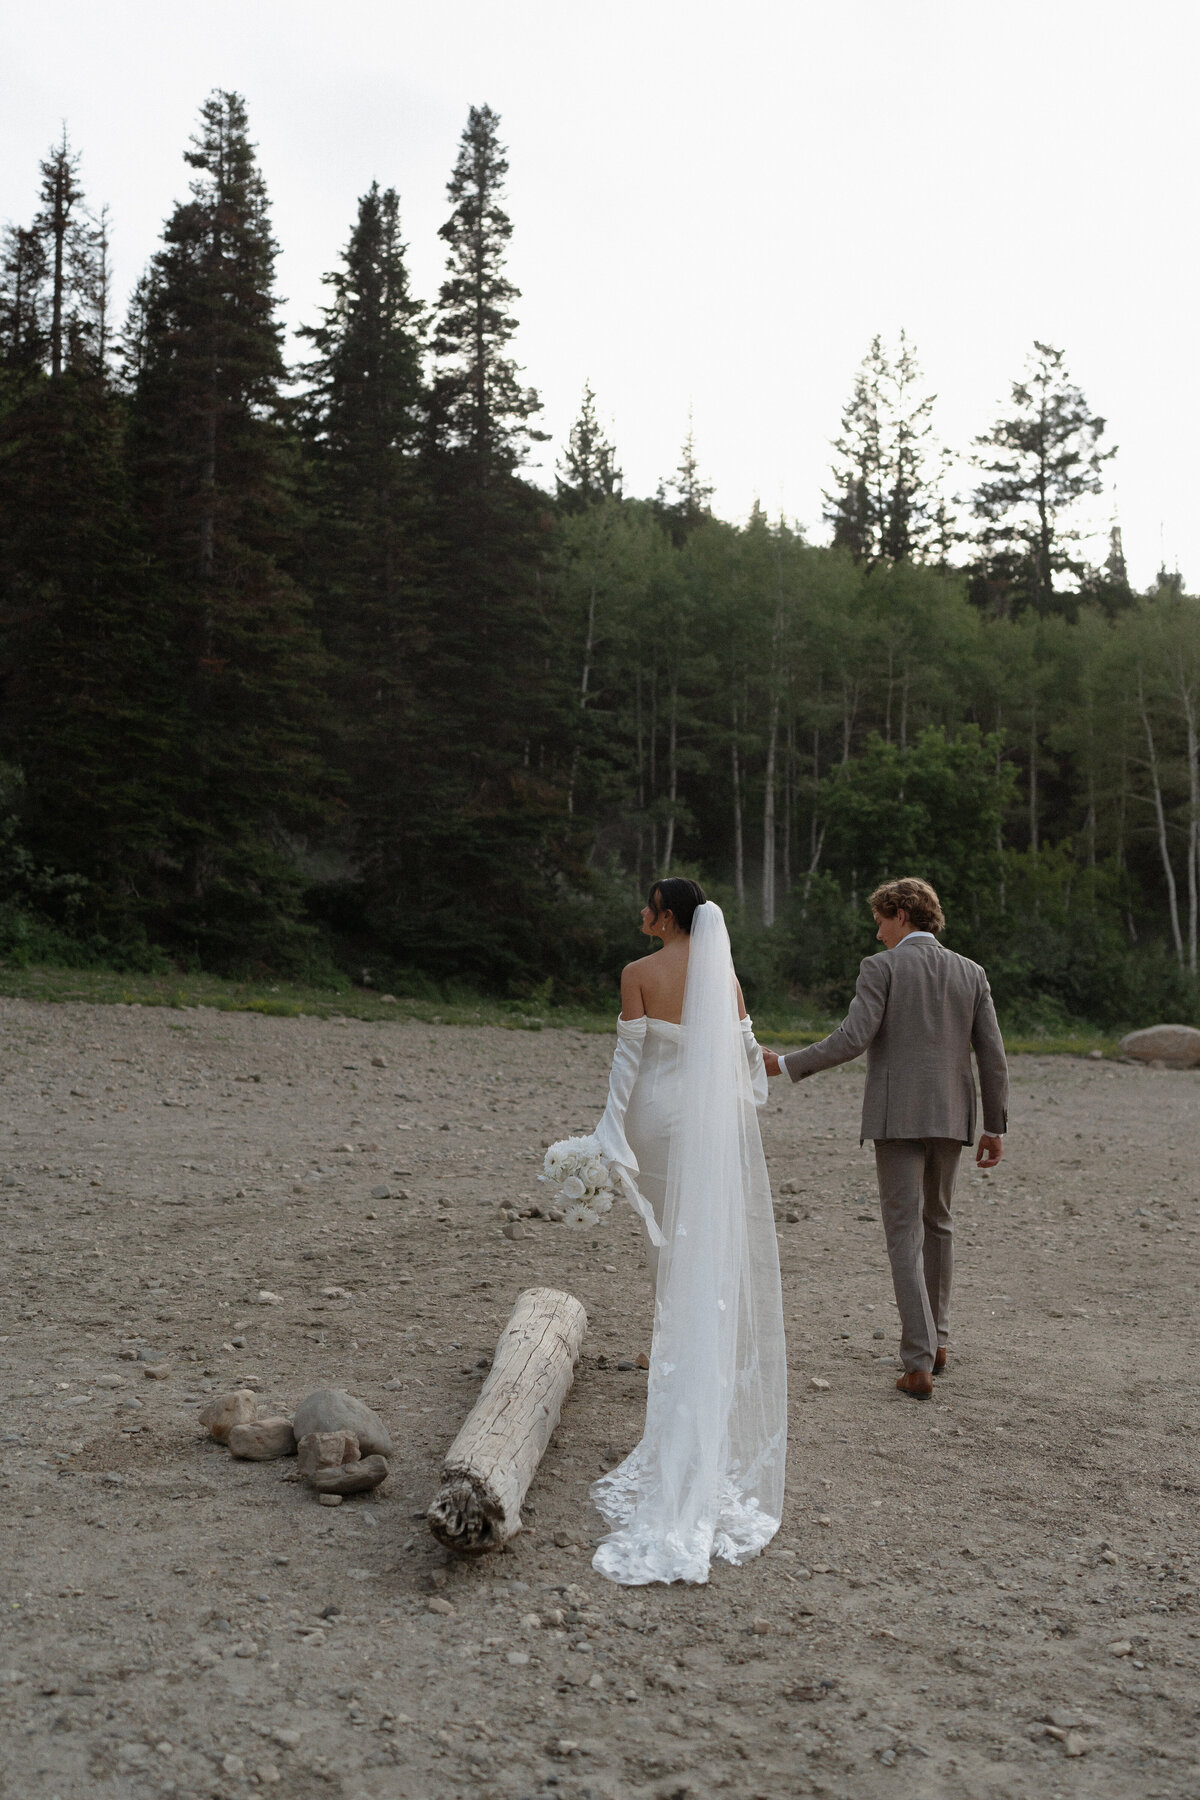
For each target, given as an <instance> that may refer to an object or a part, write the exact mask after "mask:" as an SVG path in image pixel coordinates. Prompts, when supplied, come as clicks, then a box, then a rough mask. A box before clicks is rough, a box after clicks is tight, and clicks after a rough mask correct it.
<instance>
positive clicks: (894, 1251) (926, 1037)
mask: <svg viewBox="0 0 1200 1800" xmlns="http://www.w3.org/2000/svg"><path fill="white" fill-rule="evenodd" d="M870 904H871V911H872V912H873V913H874V915H875V923H876V925H877V926H878V928H879V929H878V932H877V936H878V938H879V941H880V943H881V944H882V945H883V946H884V950H885V952H886V954H884V955H878V954H877V955H875V956H868V957H866V958H865V959H864V961H863V964H862V967H861V968H860V969H859V973H858V985H857V987H856V989H855V994H854V999H853V1001H852V1002H851V1006H850V1011H849V1013H848V1014H847V1015H846V1018H845V1019H844V1020H843V1022H842V1024H840V1025H839V1026H838V1028H837V1030H836V1031H834V1032H831V1033H830V1035H829V1036H828V1037H827V1038H823V1039H822V1040H821V1042H820V1043H819V1044H810V1045H809V1046H808V1048H807V1049H805V1050H792V1051H789V1052H788V1053H787V1054H786V1055H784V1056H776V1054H775V1053H774V1052H773V1051H771V1050H767V1051H764V1053H763V1060H764V1062H765V1064H766V1069H767V1074H768V1075H778V1074H779V1073H780V1071H781V1070H784V1069H786V1071H787V1073H788V1074H789V1075H790V1076H791V1078H792V1080H793V1081H803V1080H805V1078H806V1077H807V1076H809V1075H815V1074H816V1072H817V1070H818V1069H831V1068H833V1067H834V1066H835V1065H836V1064H837V1063H844V1062H849V1061H851V1059H852V1058H853V1057H856V1056H861V1055H862V1053H863V1051H864V1050H865V1051H866V1053H867V1086H866V1092H865V1094H864V1095H863V1112H862V1133H861V1136H860V1139H859V1141H860V1142H863V1141H865V1140H866V1139H867V1138H873V1139H874V1142H875V1172H876V1175H877V1177H878V1180H879V1201H880V1207H881V1210H882V1213H883V1229H884V1233H885V1235H886V1238H887V1247H888V1257H889V1259H890V1261H891V1265H892V1283H893V1286H894V1287H895V1290H896V1305H897V1307H898V1308H899V1311H900V1357H901V1361H902V1362H903V1364H904V1371H905V1372H904V1374H903V1375H902V1376H901V1377H900V1379H899V1381H898V1382H897V1383H896V1386H897V1387H898V1388H899V1389H900V1391H901V1393H903V1394H909V1395H911V1397H912V1398H913V1399H914V1400H925V1399H928V1397H929V1395H930V1394H931V1393H932V1392H933V1377H934V1375H939V1374H940V1373H941V1372H942V1370H943V1369H944V1368H945V1366H946V1337H947V1331H948V1326H949V1319H950V1274H951V1269H952V1267H953V1239H952V1236H951V1230H952V1228H951V1224H950V1201H951V1199H952V1197H953V1194H954V1178H955V1176H956V1175H957V1173H958V1159H959V1156H960V1155H961V1153H962V1147H963V1145H964V1144H969V1143H970V1142H971V1140H972V1138H973V1137H974V1135H975V1082H974V1079H973V1077H972V1074H971V1051H972V1050H974V1052H975V1060H976V1062H977V1063H978V1065H979V1085H980V1089H981V1091H982V1096H983V1126H984V1129H983V1132H982V1133H981V1135H980V1139H979V1149H978V1152H977V1154H976V1157H975V1161H976V1162H977V1163H978V1165H979V1167H980V1168H981V1169H994V1168H995V1167H996V1164H997V1163H998V1162H999V1161H1000V1158H1001V1156H1002V1155H1003V1153H1004V1145H1003V1142H1002V1137H1001V1134H1002V1133H1003V1132H1004V1131H1006V1130H1007V1129H1008V1064H1007V1062H1006V1060H1005V1056H1004V1042H1003V1039H1002V1038H1001V1036H1000V1027H999V1026H998V1025H997V1023H996V1011H995V1008H994V1007H993V1005H992V995H991V989H990V988H989V987H988V980H987V976H986V975H985V974H984V972H983V970H982V969H981V968H980V967H979V964H978V963H973V962H968V961H967V958H966V957H965V956H958V955H956V954H955V952H954V951H953V950H947V949H945V948H944V946H943V945H941V944H939V943H938V941H937V934H938V932H940V931H941V930H943V929H944V927H945V923H946V920H945V917H944V915H943V913H942V908H941V904H940V902H939V900H938V897H937V895H936V894H935V893H934V891H933V889H932V888H931V887H930V885H929V883H928V882H927V881H919V880H917V879H916V878H915V877H911V876H909V877H906V878H905V879H904V880H902V881H885V882H884V884H883V886H882V887H878V888H876V890H875V892H874V893H873V894H872V895H871V902H870Z"/></svg>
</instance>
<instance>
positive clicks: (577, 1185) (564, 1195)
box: [558, 1175, 587, 1200]
mask: <svg viewBox="0 0 1200 1800" xmlns="http://www.w3.org/2000/svg"><path fill="white" fill-rule="evenodd" d="M586 1193H587V1189H586V1188H585V1187H584V1185H583V1183H582V1181H580V1179H579V1177H578V1175H568V1177H567V1179H566V1180H565V1181H564V1182H563V1184H562V1187H561V1189H560V1190H559V1196H558V1197H559V1199H560V1200H582V1199H583V1197H584V1195H585V1194H586Z"/></svg>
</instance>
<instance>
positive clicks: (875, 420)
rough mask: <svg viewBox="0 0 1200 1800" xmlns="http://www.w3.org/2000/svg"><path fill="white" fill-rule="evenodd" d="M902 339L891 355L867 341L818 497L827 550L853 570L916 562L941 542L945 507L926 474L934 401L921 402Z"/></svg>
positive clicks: (917, 375)
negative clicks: (842, 555) (827, 487)
mask: <svg viewBox="0 0 1200 1800" xmlns="http://www.w3.org/2000/svg"><path fill="white" fill-rule="evenodd" d="M921 386H922V377H921V368H920V364H919V363H918V361H917V357H916V353H915V351H914V350H913V348H912V346H911V344H910V343H909V341H908V338H907V336H906V334H905V333H904V332H903V331H902V332H901V333H900V338H899V342H898V343H897V346H896V349H895V352H894V354H889V352H888V350H887V348H886V346H885V345H884V342H883V339H882V338H881V337H879V336H876V337H875V338H873V339H872V340H871V344H870V347H869V348H868V350H867V354H866V356H865V357H864V358H863V361H862V365H861V367H860V368H859V370H858V373H857V374H856V376H855V378H854V387H853V389H852V391H851V395H850V399H849V401H848V402H847V404H846V410H845V412H844V413H843V414H842V433H841V436H840V437H839V438H837V439H836V440H835V442H834V446H833V449H834V454H835V456H836V458H837V461H836V462H835V465H834V470H833V473H834V480H835V486H834V490H833V492H832V493H828V494H826V496H825V502H826V505H825V519H826V522H827V523H828V524H829V525H830V526H832V528H833V542H834V546H835V547H836V548H839V549H844V550H848V551H849V552H850V554H851V556H852V557H853V558H854V560H855V562H877V561H880V560H882V561H885V562H891V563H898V562H903V561H905V560H906V559H915V558H918V557H920V556H922V555H924V554H925V552H926V551H927V550H929V549H930V548H931V547H932V548H935V549H936V546H937V540H938V538H939V536H944V532H945V516H944V506H942V505H941V504H940V502H939V496H938V491H937V489H938V481H937V478H936V476H935V474H934V471H933V468H932V466H931V460H932V458H933V442H932V438H933V427H932V424H931V414H932V411H933V403H934V400H935V398H936V396H935V395H933V394H922V393H921V391H920V389H921Z"/></svg>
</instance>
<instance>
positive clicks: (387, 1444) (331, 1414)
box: [293, 1388, 392, 1456]
mask: <svg viewBox="0 0 1200 1800" xmlns="http://www.w3.org/2000/svg"><path fill="white" fill-rule="evenodd" d="M293 1425H294V1428H295V1432H296V1438H297V1440H299V1439H300V1438H302V1437H307V1436H308V1435H309V1433H310V1432H314V1431H352V1432H353V1433H354V1435H355V1436H356V1437H357V1439H358V1442H359V1448H360V1449H361V1450H362V1452H363V1454H364V1455H365V1456H391V1455H392V1437H391V1433H390V1432H389V1431H388V1428H387V1426H386V1425H385V1424H384V1422H383V1420H382V1419H381V1418H380V1417H379V1414H378V1413H376V1412H372V1411H371V1408H370V1407H369V1406H367V1405H366V1404H365V1403H364V1402H363V1401H362V1400H357V1399H355V1397H354V1395H353V1394H347V1393H344V1392H343V1391H342V1389H340V1388H318V1389H317V1391H316V1392H315V1393H313V1394H309V1395H308V1397H307V1398H306V1399H304V1400H302V1401H301V1402H300V1404H299V1406H298V1407H297V1408H296V1416H295V1419H294V1420H293Z"/></svg>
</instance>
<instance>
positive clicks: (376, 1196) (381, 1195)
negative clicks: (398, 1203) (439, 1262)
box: [371, 1181, 392, 1200]
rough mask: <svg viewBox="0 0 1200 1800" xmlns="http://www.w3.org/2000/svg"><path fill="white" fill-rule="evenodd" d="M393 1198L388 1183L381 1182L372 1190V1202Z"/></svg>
mask: <svg viewBox="0 0 1200 1800" xmlns="http://www.w3.org/2000/svg"><path fill="white" fill-rule="evenodd" d="M391 1197H392V1190H391V1188H390V1187H389V1186H388V1184H387V1182H386V1181H381V1182H380V1183H379V1185H378V1186H377V1187H373V1188H372V1189H371V1198H372V1200H390V1199H391Z"/></svg>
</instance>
